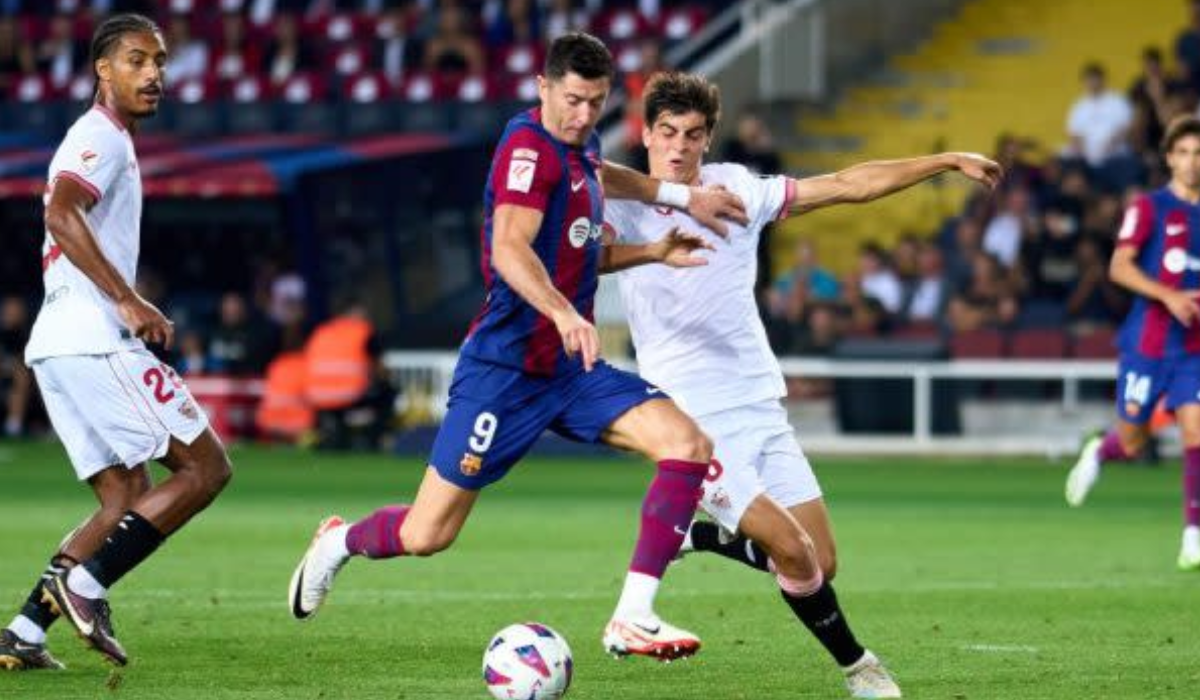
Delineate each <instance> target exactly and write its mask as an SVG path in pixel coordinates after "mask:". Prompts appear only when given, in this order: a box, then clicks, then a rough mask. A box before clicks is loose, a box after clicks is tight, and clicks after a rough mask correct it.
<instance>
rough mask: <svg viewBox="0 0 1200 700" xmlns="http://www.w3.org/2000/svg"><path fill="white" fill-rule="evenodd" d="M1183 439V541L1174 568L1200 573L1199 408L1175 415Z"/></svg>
mask: <svg viewBox="0 0 1200 700" xmlns="http://www.w3.org/2000/svg"><path fill="white" fill-rule="evenodd" d="M1175 418H1176V420H1177V421H1178V423H1179V429H1180V432H1181V433H1182V438H1183V537H1182V542H1181V543H1180V546H1179V559H1178V561H1177V565H1178V566H1179V569H1180V570H1181V571H1200V404H1194V403H1190V404H1184V405H1183V406H1180V407H1179V408H1178V409H1176V411H1175Z"/></svg>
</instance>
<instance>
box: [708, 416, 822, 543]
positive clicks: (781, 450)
mask: <svg viewBox="0 0 1200 700" xmlns="http://www.w3.org/2000/svg"><path fill="white" fill-rule="evenodd" d="M696 422H697V423H698V424H699V425H700V428H701V429H702V430H704V432H705V433H706V434H707V435H708V437H709V438H710V439H711V440H712V441H713V451H714V454H715V456H716V459H717V461H718V462H719V463H720V465H721V470H720V472H721V473H720V474H714V472H716V471H717V470H716V469H715V468H714V467H710V470H709V479H706V480H705V482H704V498H703V500H701V502H700V505H701V507H702V508H704V511H705V512H706V513H708V514H709V516H710V517H712V518H713V520H716V521H717V522H718V523H719V524H720V525H721V526H722V527H724V528H725V529H726V530H729V531H730V532H737V529H738V523H739V522H740V521H741V519H742V515H743V514H744V513H745V512H746V508H748V507H749V506H750V502H751V501H753V500H754V499H755V498H756V497H757V496H758V495H759V494H760V493H764V492H765V493H767V494H768V495H769V496H771V497H772V498H774V499H775V500H776V501H778V502H779V504H780V505H782V506H783V507H784V508H791V507H793V506H796V505H799V504H801V503H807V502H809V501H813V500H816V499H818V498H820V497H821V487H820V485H819V484H818V483H817V477H816V475H815V474H813V470H812V465H810V464H809V463H808V458H807V457H805V456H804V452H803V450H801V449H800V444H799V443H798V442H796V433H795V431H794V430H793V429H792V426H791V425H790V424H789V423H788V415H787V410H786V409H784V407H783V406H782V405H781V404H780V403H779V402H778V401H763V402H760V403H755V404H751V405H749V406H742V407H739V408H733V409H729V410H727V411H718V412H717V413H711V414H709V415H707V416H702V417H700V418H697V419H696Z"/></svg>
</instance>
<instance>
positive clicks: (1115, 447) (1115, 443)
mask: <svg viewBox="0 0 1200 700" xmlns="http://www.w3.org/2000/svg"><path fill="white" fill-rule="evenodd" d="M1097 456H1098V457H1099V458H1100V463H1101V464H1104V463H1105V462H1124V461H1125V460H1127V459H1129V458H1130V457H1132V456H1133V455H1131V454H1129V453H1128V452H1126V451H1125V448H1124V447H1123V446H1122V445H1121V439H1120V438H1118V437H1117V433H1116V431H1115V430H1110V431H1108V433H1107V434H1106V435H1105V436H1104V442H1102V443H1100V453H1099V454H1098V455H1097Z"/></svg>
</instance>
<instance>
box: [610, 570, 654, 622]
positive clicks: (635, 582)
mask: <svg viewBox="0 0 1200 700" xmlns="http://www.w3.org/2000/svg"><path fill="white" fill-rule="evenodd" d="M660 583H661V581H660V580H659V579H656V578H654V577H653V576H647V575H646V574H639V573H637V572H636V571H630V572H629V573H628V574H626V575H625V587H624V588H623V589H622V590H621V599H620V600H619V601H617V610H616V612H615V613H613V616H614V617H620V618H642V617H653V616H654V597H655V596H657V595H658V585H659V584H660Z"/></svg>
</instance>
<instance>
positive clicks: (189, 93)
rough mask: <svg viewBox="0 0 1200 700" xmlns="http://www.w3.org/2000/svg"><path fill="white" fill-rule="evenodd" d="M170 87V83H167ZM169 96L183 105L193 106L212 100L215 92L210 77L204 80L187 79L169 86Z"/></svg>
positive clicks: (214, 85) (214, 86) (213, 82)
mask: <svg viewBox="0 0 1200 700" xmlns="http://www.w3.org/2000/svg"><path fill="white" fill-rule="evenodd" d="M168 85H170V83H168ZM169 89H170V91H171V94H172V95H173V96H174V97H175V99H176V100H179V101H180V102H182V103H184V104H195V103H197V102H203V101H205V100H207V99H210V98H212V97H213V96H214V95H215V94H216V92H217V90H216V83H215V81H214V80H213V79H212V77H211V76H208V77H204V78H189V79H188V80H184V81H181V82H179V83H176V84H175V85H171V86H170V88H169Z"/></svg>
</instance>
